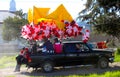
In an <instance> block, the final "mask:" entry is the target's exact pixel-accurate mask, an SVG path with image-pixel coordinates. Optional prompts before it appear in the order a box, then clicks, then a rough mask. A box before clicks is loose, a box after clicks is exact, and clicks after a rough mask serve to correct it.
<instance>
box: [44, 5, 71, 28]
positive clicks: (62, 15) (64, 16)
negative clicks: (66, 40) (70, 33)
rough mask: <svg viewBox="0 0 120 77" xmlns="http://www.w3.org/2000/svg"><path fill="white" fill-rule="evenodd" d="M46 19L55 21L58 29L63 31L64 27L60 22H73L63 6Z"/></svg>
mask: <svg viewBox="0 0 120 77" xmlns="http://www.w3.org/2000/svg"><path fill="white" fill-rule="evenodd" d="M46 18H48V19H53V20H56V24H57V25H58V27H59V28H60V29H63V30H64V27H65V25H64V24H63V22H61V20H67V21H69V22H71V21H72V20H73V18H72V16H71V15H70V14H69V13H68V11H67V10H66V9H65V7H64V6H63V4H61V5H60V6H59V7H58V8H57V9H56V10H55V11H53V12H52V13H51V14H49V15H48V16H46Z"/></svg>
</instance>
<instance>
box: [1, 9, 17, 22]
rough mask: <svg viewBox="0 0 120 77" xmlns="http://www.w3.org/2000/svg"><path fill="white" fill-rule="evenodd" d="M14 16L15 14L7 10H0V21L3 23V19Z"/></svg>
mask: <svg viewBox="0 0 120 77" xmlns="http://www.w3.org/2000/svg"><path fill="white" fill-rule="evenodd" d="M9 16H10V17H14V16H15V14H14V13H11V12H9V11H8V10H0V23H3V21H4V20H5V19H6V18H8V17H9Z"/></svg>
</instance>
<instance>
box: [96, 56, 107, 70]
mask: <svg viewBox="0 0 120 77" xmlns="http://www.w3.org/2000/svg"><path fill="white" fill-rule="evenodd" d="M108 65H109V62H108V59H107V58H105V57H101V58H100V59H99V61H98V67H99V68H102V69H105V68H107V67H108Z"/></svg>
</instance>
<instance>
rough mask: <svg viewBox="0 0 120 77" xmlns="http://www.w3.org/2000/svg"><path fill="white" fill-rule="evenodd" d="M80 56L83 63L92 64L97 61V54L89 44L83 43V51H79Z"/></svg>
mask: <svg viewBox="0 0 120 77" xmlns="http://www.w3.org/2000/svg"><path fill="white" fill-rule="evenodd" d="M78 58H79V62H80V63H81V64H91V63H94V62H95V60H96V55H95V53H94V52H92V50H91V49H90V48H89V47H88V46H86V45H85V44H83V48H82V51H81V52H79V54H78Z"/></svg>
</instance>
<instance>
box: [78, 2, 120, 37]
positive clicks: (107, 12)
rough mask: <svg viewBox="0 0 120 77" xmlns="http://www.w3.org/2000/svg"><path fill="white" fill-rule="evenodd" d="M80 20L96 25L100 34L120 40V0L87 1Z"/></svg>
mask: <svg viewBox="0 0 120 77" xmlns="http://www.w3.org/2000/svg"><path fill="white" fill-rule="evenodd" d="M85 6H86V8H85V9H84V10H82V11H81V12H80V13H79V17H78V18H79V19H81V20H82V21H88V22H89V23H90V24H92V25H94V29H95V30H96V31H97V32H99V33H106V34H108V35H111V36H113V37H116V38H120V33H119V32H120V0H87V2H86V4H85Z"/></svg>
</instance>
